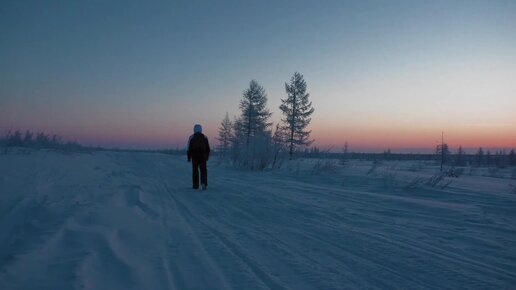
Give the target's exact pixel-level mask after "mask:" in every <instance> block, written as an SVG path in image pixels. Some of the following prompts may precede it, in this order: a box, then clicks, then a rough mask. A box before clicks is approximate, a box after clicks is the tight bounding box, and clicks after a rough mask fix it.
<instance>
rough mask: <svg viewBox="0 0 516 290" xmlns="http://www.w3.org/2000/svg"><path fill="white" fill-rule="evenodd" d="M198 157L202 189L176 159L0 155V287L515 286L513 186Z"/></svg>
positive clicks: (469, 177) (387, 168)
mask: <svg viewBox="0 0 516 290" xmlns="http://www.w3.org/2000/svg"><path fill="white" fill-rule="evenodd" d="M208 166H209V187H208V191H205V192H203V191H194V190H192V189H191V179H190V164H189V163H187V162H186V157H183V156H170V155H163V154H152V153H115V152H98V153H92V154H86V153H81V154H61V153H54V152H45V151H28V152H27V153H26V154H20V153H19V152H18V153H16V152H13V153H9V154H3V155H0V289H5V290H7V289H354V288H358V289H363V288H368V289H371V288H373V289H374V288H380V289H391V288H396V289H428V288H434V289H457V288H464V289H516V192H515V189H514V186H515V185H516V180H514V179H511V178H495V177H486V176H482V175H483V174H475V172H471V170H470V172H469V173H468V170H466V171H465V172H464V174H463V175H462V176H460V177H459V178H445V179H442V180H440V179H435V178H432V175H433V174H434V173H435V170H436V168H435V167H432V166H431V164H425V163H417V162H416V163H414V162H412V163H410V162H409V163H407V162H405V163H401V162H400V163H396V162H384V163H383V164H379V165H372V164H371V162H358V161H349V162H348V163H347V164H346V165H345V166H341V165H340V164H337V163H331V162H330V163H328V162H326V161H322V162H321V161H318V160H302V161H294V162H291V163H289V164H285V165H284V167H283V168H282V169H281V170H277V171H266V172H248V171H238V170H235V169H230V168H227V167H225V166H220V165H219V166H217V161H216V159H214V160H211V161H210V163H209V165H208ZM314 167H317V168H319V169H317V170H314ZM478 170H480V169H478ZM478 170H477V171H478ZM507 174H508V176H509V175H510V170H508V171H507Z"/></svg>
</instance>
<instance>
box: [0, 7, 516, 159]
mask: <svg viewBox="0 0 516 290" xmlns="http://www.w3.org/2000/svg"><path fill="white" fill-rule="evenodd" d="M514 15H516V2H515V1H399V2H398V1H223V2H222V1H221V2H218V1H183V2H171V1H140V2H132V1H118V2H117V1H2V3H1V4H0V43H1V44H2V45H1V46H0V130H3V131H5V130H7V129H9V128H16V129H18V128H19V129H32V130H44V131H47V132H55V133H58V134H61V135H63V136H64V137H65V138H66V139H74V140H78V141H80V142H82V143H86V144H95V145H103V146H121V147H136V148H162V147H170V146H173V147H175V146H183V145H182V144H184V139H185V138H187V135H188V134H189V133H190V131H191V127H192V126H193V124H194V123H196V122H200V123H202V124H203V125H204V127H205V131H206V132H207V134H208V135H209V136H213V137H214V136H215V134H216V129H217V126H218V124H219V122H220V120H221V119H222V118H223V117H224V115H225V113H226V112H228V113H229V114H230V115H236V114H238V102H239V100H240V98H241V95H242V91H243V90H244V89H245V88H246V86H247V85H248V84H249V81H250V80H251V79H257V80H258V82H259V83H260V84H262V85H263V86H264V87H265V89H266V91H267V93H268V96H269V107H270V109H271V111H273V112H274V115H273V121H278V120H279V118H280V115H279V110H278V109H277V108H278V106H279V103H280V99H281V98H284V97H285V92H284V83H285V82H286V81H288V80H289V78H290V77H291V75H292V74H293V73H294V72H295V71H299V72H301V73H302V74H303V75H304V76H305V79H306V81H307V83H308V90H309V92H310V93H311V98H312V101H313V104H314V107H315V108H316V113H314V117H313V123H312V129H313V135H314V136H313V137H314V138H315V139H316V145H318V146H323V147H325V146H326V147H327V146H341V144H343V143H344V142H345V141H348V142H349V143H350V144H351V148H352V149H353V148H354V149H356V150H380V149H381V148H399V149H400V150H401V149H404V150H408V149H407V148H422V147H427V145H426V144H428V147H432V146H433V145H434V142H435V140H437V139H439V136H440V132H441V131H443V130H444V131H446V132H449V133H448V134H447V135H448V136H450V138H451V140H450V142H451V143H452V145H457V146H458V144H459V143H460V144H465V146H470V147H475V146H487V147H489V146H491V147H511V146H514V147H516V136H515V133H514V132H516V118H515V117H514V116H513V114H514V113H513V112H514V111H515V109H516V85H515V84H516V17H514ZM213 141H214V140H213Z"/></svg>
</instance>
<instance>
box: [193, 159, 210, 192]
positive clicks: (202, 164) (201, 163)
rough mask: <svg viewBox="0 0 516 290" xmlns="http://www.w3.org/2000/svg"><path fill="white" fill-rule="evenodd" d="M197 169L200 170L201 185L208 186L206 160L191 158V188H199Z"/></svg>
mask: <svg viewBox="0 0 516 290" xmlns="http://www.w3.org/2000/svg"><path fill="white" fill-rule="evenodd" d="M199 169H200V170H201V184H204V185H206V186H207V185H208V169H207V168H206V160H203V159H197V158H192V182H193V187H199Z"/></svg>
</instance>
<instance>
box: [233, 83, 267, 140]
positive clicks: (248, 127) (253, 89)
mask: <svg viewBox="0 0 516 290" xmlns="http://www.w3.org/2000/svg"><path fill="white" fill-rule="evenodd" d="M240 110H242V112H241V117H240V119H239V121H238V123H237V124H235V130H238V133H243V134H242V135H244V136H245V141H246V143H245V144H246V147H249V144H250V142H251V139H252V138H253V137H255V136H258V135H260V134H262V133H264V132H266V131H267V129H268V128H269V127H270V126H271V125H272V123H269V122H268V120H269V118H270V116H271V115H272V113H270V112H269V110H268V109H267V94H266V93H265V89H264V88H263V87H262V86H260V85H259V84H258V82H257V81H256V80H252V81H251V82H250V83H249V88H247V89H246V90H244V92H243V96H242V100H241V101H240Z"/></svg>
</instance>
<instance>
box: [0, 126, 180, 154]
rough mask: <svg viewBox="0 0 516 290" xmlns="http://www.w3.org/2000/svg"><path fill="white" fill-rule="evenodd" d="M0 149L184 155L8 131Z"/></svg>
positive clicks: (3, 137) (42, 133) (0, 140)
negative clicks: (89, 144)
mask: <svg viewBox="0 0 516 290" xmlns="http://www.w3.org/2000/svg"><path fill="white" fill-rule="evenodd" d="M0 147H2V148H4V149H9V148H30V149H53V150H59V151H65V152H93V151H114V152H151V153H163V154H174V155H176V154H185V155H186V150H185V149H179V148H176V149H158V150H147V149H123V148H103V147H99V146H84V145H81V144H79V143H78V142H70V141H64V140H63V138H62V137H61V136H59V135H56V134H47V133H44V132H37V133H34V132H32V131H30V130H26V131H25V132H23V131H20V130H16V131H12V130H9V131H8V132H7V133H6V134H5V135H4V136H2V137H0Z"/></svg>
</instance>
